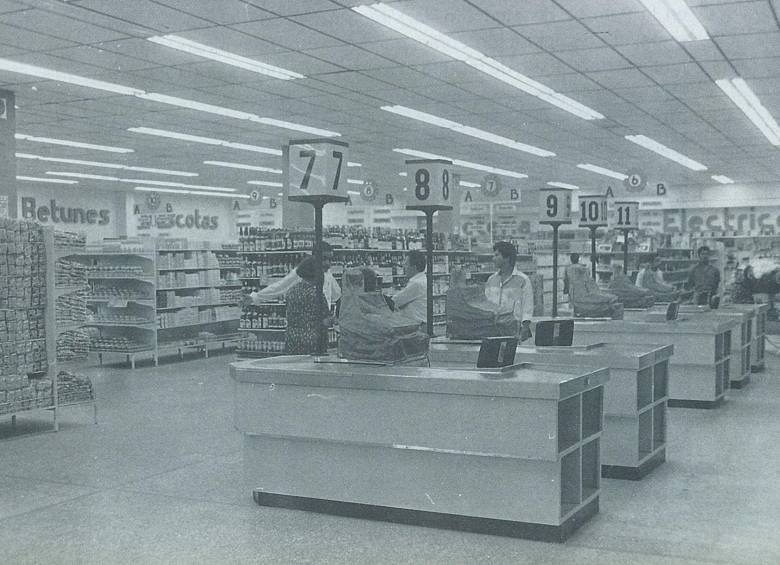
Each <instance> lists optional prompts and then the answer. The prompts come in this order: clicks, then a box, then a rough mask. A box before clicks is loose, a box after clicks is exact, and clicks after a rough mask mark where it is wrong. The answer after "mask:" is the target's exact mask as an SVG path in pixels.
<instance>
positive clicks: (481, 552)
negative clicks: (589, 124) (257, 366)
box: [0, 356, 780, 565]
mask: <svg viewBox="0 0 780 565" xmlns="http://www.w3.org/2000/svg"><path fill="white" fill-rule="evenodd" d="M230 359H231V357H229V356H222V357H216V358H211V359H208V360H203V359H199V360H194V361H189V362H185V363H172V364H165V365H163V366H161V367H159V368H157V369H153V368H142V369H139V370H136V371H130V370H126V369H124V368H122V369H117V368H111V367H109V368H103V369H101V368H97V367H93V368H89V369H86V370H84V371H83V372H84V373H86V374H88V375H90V376H91V377H92V378H93V381H94V384H95V387H96V391H97V395H98V402H99V407H100V414H99V418H100V424H99V425H97V426H94V425H91V423H90V422H91V419H90V418H91V413H90V412H89V409H88V408H71V409H68V410H66V411H63V417H62V426H61V431H60V433H58V434H52V433H41V434H35V435H19V434H17V433H16V432H14V431H13V430H12V429H11V426H10V421H9V420H8V419H3V420H2V421H0V548H2V550H1V551H2V561H3V562H4V563H14V564H16V563H35V564H41V563H100V564H109V563H144V564H145V563H361V564H368V563H394V564H395V563H426V564H428V563H442V564H454V563H513V564H517V563H550V564H553V563H555V564H560V563H599V564H611V563H615V564H625V563H652V564H656V563H657V564H661V563H663V564H673V563H745V564H751V565H754V564H762V563H766V564H774V563H780V538H778V536H777V530H778V528H779V527H780V513H779V512H778V508H780V493H778V490H777V488H776V485H777V482H778V479H780V471H779V470H778V469H780V444H778V442H777V441H776V438H778V437H780V419H778V418H777V414H778V412H779V411H780V379H778V378H777V376H776V375H777V373H778V371H779V370H780V361H778V360H776V359H774V358H771V359H769V360H768V362H769V370H768V371H767V372H765V373H763V374H760V375H756V376H754V379H755V380H754V383H753V384H752V385H751V386H750V387H749V388H748V389H746V390H745V391H732V392H731V400H730V401H729V402H728V403H727V404H726V406H724V407H723V408H721V409H719V410H714V411H695V410H683V409H674V410H671V411H670V425H669V448H668V462H667V463H666V465H664V466H663V467H661V468H660V469H658V470H656V471H655V472H654V473H653V474H651V475H650V476H649V477H648V478H646V479H645V480H644V481H642V482H626V481H616V480H606V479H605V480H604V482H603V485H604V488H603V494H602V499H601V513H600V514H599V515H598V516H597V517H596V518H595V519H594V520H592V521H591V522H590V523H589V524H586V525H585V526H584V527H583V528H582V529H581V530H580V531H579V532H578V533H576V534H575V535H574V536H573V537H572V538H571V539H570V540H569V542H567V543H566V544H564V545H555V544H547V543H539V542H530V541H525V540H515V539H507V538H500V537H493V536H482V535H474V534H463V533H459V532H450V531H441V530H433V529H426V528H416V527H408V526H401V525H396V524H385V523H377V522H368V521H362V520H353V519H346V518H338V517H332V516H323V515H316V514H309V513H304V512H296V511H288V510H281V509H270V508H260V507H258V506H256V505H255V504H254V503H253V502H252V498H251V494H250V492H251V486H250V485H248V484H244V481H243V480H242V471H241V453H240V436H239V434H238V432H236V431H235V430H234V429H233V426H232V406H231V401H232V396H231V383H230V380H229V377H228V374H227V363H228V361H229V360H230ZM301 417H305V414H302V415H301ZM49 424H50V421H49V420H47V419H45V416H40V415H39V416H37V417H36V418H34V419H33V418H30V417H29V416H28V417H26V418H21V419H20V420H19V423H18V430H19V431H26V432H34V431H36V430H45V429H46V427H47V426H49Z"/></svg>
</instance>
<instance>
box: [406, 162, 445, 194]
mask: <svg viewBox="0 0 780 565" xmlns="http://www.w3.org/2000/svg"><path fill="white" fill-rule="evenodd" d="M406 169H407V171H406V172H407V177H406V178H407V181H408V182H409V184H410V186H409V192H411V193H412V201H413V202H414V204H416V205H418V206H419V205H447V206H448V205H449V204H450V197H451V195H452V190H453V187H454V186H455V179H454V177H453V173H452V162H450V161H447V160H444V159H425V160H422V159H412V160H408V161H406Z"/></svg>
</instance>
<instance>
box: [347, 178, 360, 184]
mask: <svg viewBox="0 0 780 565" xmlns="http://www.w3.org/2000/svg"><path fill="white" fill-rule="evenodd" d="M347 184H363V181H362V180H360V179H347Z"/></svg>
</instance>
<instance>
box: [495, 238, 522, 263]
mask: <svg viewBox="0 0 780 565" xmlns="http://www.w3.org/2000/svg"><path fill="white" fill-rule="evenodd" d="M493 251H495V252H496V253H498V254H499V255H501V257H503V258H504V259H509V261H510V262H511V263H512V268H514V266H515V263H517V249H515V246H514V245H512V244H511V243H509V242H508V241H497V242H496V243H494V244H493Z"/></svg>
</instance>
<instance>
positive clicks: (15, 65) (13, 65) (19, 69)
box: [0, 59, 144, 96]
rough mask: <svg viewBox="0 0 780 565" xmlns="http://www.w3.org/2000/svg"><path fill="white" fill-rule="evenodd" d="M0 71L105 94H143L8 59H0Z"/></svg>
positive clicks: (116, 85) (125, 87) (110, 83)
mask: <svg viewBox="0 0 780 565" xmlns="http://www.w3.org/2000/svg"><path fill="white" fill-rule="evenodd" d="M0 70H3V71H9V72H12V73H19V74H22V75H27V76H33V77H38V78H43V79H46V80H53V81H55V82H64V83H67V84H75V85H76V86H84V87H86V88H94V89H97V90H103V91H106V92H113V93H114V94H124V95H125V96H136V95H138V94H143V93H144V91H143V90H140V89H138V88H132V87H129V86H123V85H121V84H114V83H112V82H104V81H102V80H94V79H91V78H86V77H81V76H78V75H72V74H70V73H62V72H60V71H55V70H52V69H46V68H44V67H38V66H36V65H27V64H24V63H19V62H17V61H11V60H10V59H0Z"/></svg>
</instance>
